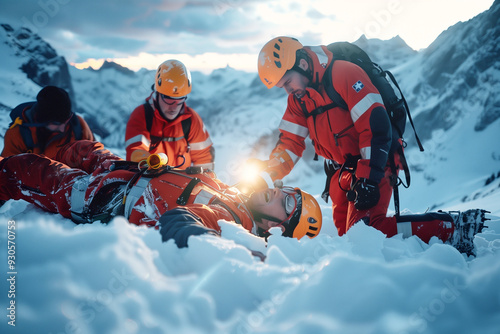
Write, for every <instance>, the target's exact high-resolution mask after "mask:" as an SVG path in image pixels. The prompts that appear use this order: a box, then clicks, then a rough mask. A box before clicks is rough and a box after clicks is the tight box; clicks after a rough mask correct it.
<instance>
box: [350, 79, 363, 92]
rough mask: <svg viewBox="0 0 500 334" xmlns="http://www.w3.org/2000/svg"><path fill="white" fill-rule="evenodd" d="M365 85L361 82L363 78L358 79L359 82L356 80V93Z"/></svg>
mask: <svg viewBox="0 0 500 334" xmlns="http://www.w3.org/2000/svg"><path fill="white" fill-rule="evenodd" d="M363 87H365V85H363V83H362V82H361V80H358V82H356V83H355V84H354V85H352V88H354V90H355V91H356V93H359V91H360V90H362V89H363Z"/></svg>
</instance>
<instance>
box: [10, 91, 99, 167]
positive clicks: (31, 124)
mask: <svg viewBox="0 0 500 334" xmlns="http://www.w3.org/2000/svg"><path fill="white" fill-rule="evenodd" d="M10 116H11V118H12V123H11V124H10V126H9V129H8V130H7V131H6V133H5V143H4V148H3V151H2V154H1V155H2V156H3V157H8V156H11V155H16V154H20V153H37V154H44V155H46V156H47V157H49V158H55V156H56V154H57V152H58V151H59V149H60V148H61V147H62V146H64V145H66V144H68V143H70V142H73V141H75V140H80V139H87V140H94V135H93V133H92V131H91V130H90V128H89V126H88V124H87V123H86V122H85V121H84V120H83V118H81V117H80V116H77V115H76V114H75V113H74V112H73V111H72V109H71V100H70V98H69V95H68V93H67V92H66V91H65V90H64V89H62V88H59V87H55V86H47V87H44V88H43V89H42V90H40V92H39V93H38V95H37V96H36V102H35V101H33V102H25V103H22V104H20V105H18V106H17V107H15V108H14V109H13V110H12V111H11V113H10Z"/></svg>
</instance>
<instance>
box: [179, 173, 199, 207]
mask: <svg viewBox="0 0 500 334" xmlns="http://www.w3.org/2000/svg"><path fill="white" fill-rule="evenodd" d="M200 182H201V180H200V179H199V178H197V177H194V178H192V179H191V181H189V183H188V184H187V186H186V188H184V190H183V191H182V193H181V195H180V196H179V198H177V204H179V205H186V203H187V201H188V199H189V196H190V195H191V192H193V189H194V187H195V186H196V185H197V184H198V183H200Z"/></svg>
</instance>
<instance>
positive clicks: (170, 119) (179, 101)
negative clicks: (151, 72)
mask: <svg viewBox="0 0 500 334" xmlns="http://www.w3.org/2000/svg"><path fill="white" fill-rule="evenodd" d="M191 89H192V82H191V74H190V72H189V70H188V69H187V68H186V67H185V66H184V64H183V63H181V62H180V61H178V60H167V61H165V62H163V63H162V64H160V66H158V69H157V71H156V75H155V83H154V91H153V92H152V93H151V95H150V96H149V97H148V98H147V99H146V102H145V103H144V104H142V105H140V106H138V107H137V108H136V109H135V110H134V111H133V112H132V114H131V115H130V118H129V121H128V123H127V129H126V134H125V146H126V152H127V160H132V161H141V160H143V159H145V158H147V157H148V156H149V155H150V154H153V153H165V154H166V155H167V156H168V164H169V165H170V166H177V167H180V168H186V167H189V166H200V167H204V168H205V169H211V170H213V169H214V154H215V153H214V148H213V145H212V141H211V139H210V136H209V134H208V131H207V129H206V128H205V125H204V123H203V121H202V119H201V117H200V115H198V113H196V112H195V111H194V110H193V109H191V108H190V107H188V106H187V104H186V100H187V97H188V95H189V93H191Z"/></svg>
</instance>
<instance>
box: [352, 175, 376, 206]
mask: <svg viewBox="0 0 500 334" xmlns="http://www.w3.org/2000/svg"><path fill="white" fill-rule="evenodd" d="M353 191H354V192H355V193H356V197H355V199H354V207H355V208H356V210H359V211H363V210H368V209H371V208H373V207H374V206H375V205H377V203H378V201H379V200H380V190H379V188H378V184H377V183H376V182H373V181H370V180H368V179H365V178H361V179H359V180H358V182H356V184H355V185H354V187H353Z"/></svg>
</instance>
